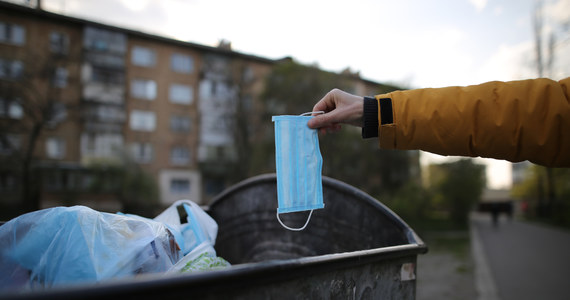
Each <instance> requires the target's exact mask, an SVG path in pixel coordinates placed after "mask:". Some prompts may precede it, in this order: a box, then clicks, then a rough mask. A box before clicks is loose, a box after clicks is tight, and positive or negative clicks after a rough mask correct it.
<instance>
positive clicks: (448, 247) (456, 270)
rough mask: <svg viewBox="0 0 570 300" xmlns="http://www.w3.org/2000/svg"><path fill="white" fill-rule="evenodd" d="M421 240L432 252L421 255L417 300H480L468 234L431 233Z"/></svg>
mask: <svg viewBox="0 0 570 300" xmlns="http://www.w3.org/2000/svg"><path fill="white" fill-rule="evenodd" d="M422 239H424V242H426V243H427V245H428V247H429V251H428V253H426V254H423V255H419V256H418V274H417V275H418V277H417V290H416V299H417V300H441V299H445V300H452V299H457V300H475V299H477V292H476V290H475V285H474V263H473V259H472V255H471V250H470V247H469V244H470V241H469V240H470V234H469V232H467V231H457V232H435V233H428V234H426V235H424V236H422Z"/></svg>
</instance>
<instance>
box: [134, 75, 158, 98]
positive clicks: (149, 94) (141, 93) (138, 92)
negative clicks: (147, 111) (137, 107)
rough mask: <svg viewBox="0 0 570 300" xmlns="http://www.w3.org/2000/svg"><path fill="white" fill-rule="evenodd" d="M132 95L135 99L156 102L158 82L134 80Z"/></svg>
mask: <svg viewBox="0 0 570 300" xmlns="http://www.w3.org/2000/svg"><path fill="white" fill-rule="evenodd" d="M131 94H132V96H133V97H134V98H138V99H144V100H154V98H156V82H155V81H154V80H150V79H133V81H132V82H131Z"/></svg>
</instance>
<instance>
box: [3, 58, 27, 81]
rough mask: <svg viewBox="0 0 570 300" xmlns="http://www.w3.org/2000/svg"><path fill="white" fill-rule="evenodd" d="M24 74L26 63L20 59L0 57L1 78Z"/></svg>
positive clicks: (19, 76) (18, 76) (17, 76)
mask: <svg viewBox="0 0 570 300" xmlns="http://www.w3.org/2000/svg"><path fill="white" fill-rule="evenodd" d="M23 75H24V63H23V62H22V61H20V60H4V59H1V58H0V78H13V79H14V78H21V77H22V76H23Z"/></svg>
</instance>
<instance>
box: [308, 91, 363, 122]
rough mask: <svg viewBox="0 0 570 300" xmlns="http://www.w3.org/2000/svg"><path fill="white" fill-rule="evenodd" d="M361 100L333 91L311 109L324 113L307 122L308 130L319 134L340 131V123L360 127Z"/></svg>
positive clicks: (357, 97)
mask: <svg viewBox="0 0 570 300" xmlns="http://www.w3.org/2000/svg"><path fill="white" fill-rule="evenodd" d="M362 105H363V98H362V97H359V96H355V95H352V94H349V93H347V92H344V91H341V90H339V89H333V90H332V91H330V92H328V93H327V94H326V95H325V96H324V97H323V99H321V100H320V101H319V102H317V104H315V106H314V107H313V111H324V112H325V113H324V114H321V115H316V116H315V117H313V118H311V119H310V120H309V123H308V125H309V128H313V129H317V128H318V129H319V131H320V132H321V133H326V132H327V131H329V132H335V131H338V130H340V128H341V126H340V124H341V123H344V124H349V125H354V126H358V127H362V114H363V112H362V109H363V108H362Z"/></svg>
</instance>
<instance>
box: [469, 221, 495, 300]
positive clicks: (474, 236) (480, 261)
mask: <svg viewBox="0 0 570 300" xmlns="http://www.w3.org/2000/svg"><path fill="white" fill-rule="evenodd" d="M478 218H480V216H477V215H475V214H472V215H471V217H470V226H469V227H470V235H471V253H472V256H473V261H474V263H475V274H474V275H475V276H474V277H475V290H476V291H477V294H478V295H479V297H478V299H479V300H500V299H501V298H500V297H499V295H498V293H497V286H496V285H495V279H494V277H493V273H492V272H491V268H490V267H489V263H488V260H487V255H486V254H485V249H483V244H482V243H481V238H480V235H479V231H478V230H477V227H476V226H475V224H474V221H475V219H478Z"/></svg>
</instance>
